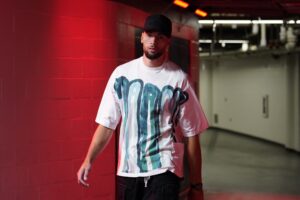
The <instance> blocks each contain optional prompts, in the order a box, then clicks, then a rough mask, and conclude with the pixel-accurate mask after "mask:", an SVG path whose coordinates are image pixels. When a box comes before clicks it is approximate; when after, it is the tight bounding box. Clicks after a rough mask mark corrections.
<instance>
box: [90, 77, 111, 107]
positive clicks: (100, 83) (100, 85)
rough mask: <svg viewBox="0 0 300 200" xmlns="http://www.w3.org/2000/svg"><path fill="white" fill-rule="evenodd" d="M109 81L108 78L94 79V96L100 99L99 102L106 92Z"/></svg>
mask: <svg viewBox="0 0 300 200" xmlns="http://www.w3.org/2000/svg"><path fill="white" fill-rule="evenodd" d="M107 81H108V79H104V80H99V79H97V80H93V81H92V96H93V97H94V98H97V99H99V103H100V100H101V98H102V95H103V93H104V90H105V87H106V85H107Z"/></svg>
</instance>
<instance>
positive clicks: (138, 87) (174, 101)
mask: <svg viewBox="0 0 300 200" xmlns="http://www.w3.org/2000/svg"><path fill="white" fill-rule="evenodd" d="M114 90H115V92H116V94H117V97H118V98H119V99H120V100H122V101H121V102H122V104H123V113H122V117H123V126H124V127H125V129H124V131H125V133H124V140H125V150H126V152H125V162H126V161H127V160H128V156H129V153H130V152H129V141H130V131H132V130H129V129H130V128H129V124H127V123H128V115H129V111H130V112H132V111H135V112H136V113H134V115H135V116H136V124H137V131H138V138H137V144H136V148H137V162H136V163H137V165H138V167H139V168H140V172H147V171H148V168H149V158H150V161H151V168H152V169H158V168H160V167H161V161H160V155H159V144H158V141H159V137H160V135H161V133H160V117H161V114H162V112H163V108H164V107H165V105H166V103H167V104H168V107H167V109H168V112H170V113H171V119H170V121H169V122H168V123H169V124H171V125H172V127H173V132H174V127H175V126H176V124H177V122H178V117H179V111H180V105H182V104H183V103H185V102H186V101H187V100H188V93H187V92H184V91H182V90H181V89H180V88H173V87H172V86H170V85H167V86H165V87H163V88H162V90H160V89H159V88H158V87H157V86H155V85H153V84H151V83H146V84H144V82H143V81H142V80H141V79H135V80H132V81H129V80H128V79H127V78H126V77H124V76H121V77H119V78H117V79H116V80H115V83H114ZM172 137H173V139H174V140H176V138H175V137H174V134H173V135H172ZM146 158H148V161H147V159H146ZM128 169H129V166H128V163H125V165H124V168H123V171H124V172H128Z"/></svg>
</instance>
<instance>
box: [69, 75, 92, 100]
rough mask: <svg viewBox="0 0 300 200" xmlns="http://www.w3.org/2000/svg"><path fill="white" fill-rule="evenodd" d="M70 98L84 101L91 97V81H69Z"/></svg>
mask: <svg viewBox="0 0 300 200" xmlns="http://www.w3.org/2000/svg"><path fill="white" fill-rule="evenodd" d="M71 89H72V95H71V96H72V98H75V99H78V98H81V99H84V98H91V96H92V81H91V80H89V79H76V80H72V81H71Z"/></svg>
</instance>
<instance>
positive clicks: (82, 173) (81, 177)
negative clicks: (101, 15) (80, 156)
mask: <svg viewBox="0 0 300 200" xmlns="http://www.w3.org/2000/svg"><path fill="white" fill-rule="evenodd" d="M91 167H92V165H91V164H90V163H86V162H84V163H82V165H81V167H80V168H79V170H78V172H77V181H78V184H80V185H82V186H84V187H89V186H90V184H88V183H87V182H86V181H87V180H88V174H89V172H90V170H91Z"/></svg>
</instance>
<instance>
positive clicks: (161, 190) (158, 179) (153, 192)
mask: <svg viewBox="0 0 300 200" xmlns="http://www.w3.org/2000/svg"><path fill="white" fill-rule="evenodd" d="M179 187H180V178H178V177H177V176H176V175H175V174H173V173H172V172H170V171H167V172H165V173H163V174H159V175H154V176H151V177H149V179H147V178H143V177H138V178H129V177H121V176H117V200H178V196H179Z"/></svg>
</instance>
